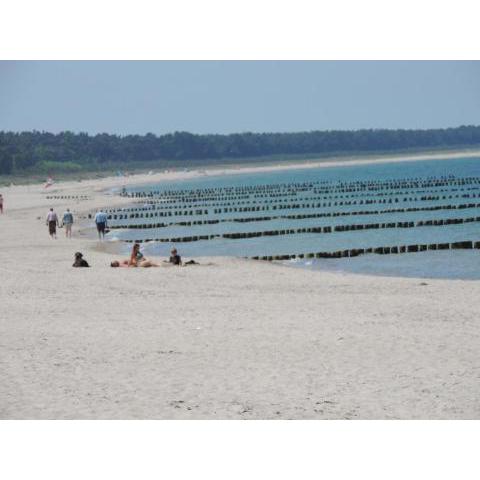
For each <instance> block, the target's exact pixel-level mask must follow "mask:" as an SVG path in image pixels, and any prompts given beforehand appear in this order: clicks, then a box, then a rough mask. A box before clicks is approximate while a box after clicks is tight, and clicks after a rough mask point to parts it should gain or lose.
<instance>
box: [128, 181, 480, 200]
mask: <svg viewBox="0 0 480 480" xmlns="http://www.w3.org/2000/svg"><path fill="white" fill-rule="evenodd" d="M479 183H480V177H463V178H456V177H450V178H447V177H445V178H441V179H438V178H429V179H426V180H425V179H416V180H412V179H397V180H379V181H361V180H357V181H353V182H336V183H333V184H326V185H322V186H319V187H315V185H320V184H319V183H316V182H309V183H307V184H303V187H300V188H299V187H298V184H295V183H292V184H280V185H278V184H269V185H252V186H241V187H228V188H226V187H217V188H209V189H194V190H165V191H160V190H153V191H152V190H151V191H135V192H123V193H122V195H124V196H127V197H132V198H148V197H154V196H157V197H158V196H164V197H168V198H172V197H175V196H185V195H189V196H191V195H194V196H196V197H204V196H211V195H212V193H213V194H215V193H217V194H223V195H225V196H232V194H233V196H236V195H244V194H245V193H246V194H247V195H248V194H251V193H255V192H264V191H269V192H275V193H273V194H275V195H278V194H281V195H283V194H284V192H285V191H286V192H290V191H298V190H302V191H307V190H312V189H315V192H316V193H325V192H331V191H338V192H354V191H365V190H368V191H379V190H398V189H399V188H409V189H411V188H427V187H432V186H433V187H442V186H464V185H472V184H479ZM296 185H297V186H296ZM301 185H302V184H301ZM268 186H270V188H267V187H268Z"/></svg>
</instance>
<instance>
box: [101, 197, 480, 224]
mask: <svg viewBox="0 0 480 480" xmlns="http://www.w3.org/2000/svg"><path fill="white" fill-rule="evenodd" d="M470 208H480V203H463V204H459V205H451V204H449V205H435V206H430V207H410V208H392V209H387V210H361V211H353V212H348V211H344V212H323V213H304V214H300V215H274V216H265V217H243V218H220V219H208V220H193V221H181V222H169V223H164V222H162V223H146V224H125V225H111V226H110V228H111V229H151V228H165V227H170V226H181V227H191V226H197V225H216V224H218V223H225V222H228V223H250V222H267V221H272V220H280V219H285V220H304V219H309V218H335V217H346V216H364V215H384V214H388V213H411V212H425V211H427V212H431V211H439V210H465V209H470ZM146 217H147V218H148V215H146ZM142 218H143V215H142ZM109 219H110V220H112V219H113V220H117V215H113V216H112V215H109ZM120 220H121V218H120Z"/></svg>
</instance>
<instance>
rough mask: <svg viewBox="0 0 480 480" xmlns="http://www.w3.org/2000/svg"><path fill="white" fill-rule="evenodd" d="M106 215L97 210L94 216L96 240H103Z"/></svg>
mask: <svg viewBox="0 0 480 480" xmlns="http://www.w3.org/2000/svg"><path fill="white" fill-rule="evenodd" d="M107 220H108V217H107V214H106V213H105V212H104V211H102V210H99V211H98V212H97V213H96V214H95V224H96V225H97V232H98V239H99V240H103V239H104V238H105V229H106V228H107Z"/></svg>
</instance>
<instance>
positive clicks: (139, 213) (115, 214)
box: [108, 193, 480, 220]
mask: <svg viewBox="0 0 480 480" xmlns="http://www.w3.org/2000/svg"><path fill="white" fill-rule="evenodd" d="M477 197H480V194H475V193H471V194H462V195H460V194H456V195H442V196H424V197H420V198H418V197H404V198H403V199H398V198H395V199H391V198H390V199H388V200H386V199H376V200H365V201H364V200H360V201H359V202H356V201H354V202H351V201H345V202H344V201H340V202H333V203H332V202H329V203H323V204H322V203H292V204H276V205H270V206H267V205H255V206H249V207H239V206H238V207H224V208H223V209H218V208H214V209H213V213H214V214H221V213H234V212H240V213H243V212H258V211H270V210H296V209H302V208H330V207H332V206H333V207H336V206H352V205H376V204H391V203H400V202H410V203H413V202H432V201H438V200H451V199H454V198H464V199H466V198H477ZM309 200H313V199H309ZM306 201H308V200H306ZM172 208H175V207H172ZM176 208H180V207H179V206H177V207H176ZM183 208H185V206H183ZM190 208H191V207H190ZM108 212H109V213H110V216H109V219H110V220H117V219H118V220H123V219H129V218H153V217H171V216H192V215H208V214H209V213H210V210H208V209H200V208H196V209H195V210H176V211H173V212H171V211H165V209H164V210H156V209H155V210H153V209H147V208H141V207H138V208H131V209H129V210H126V209H124V210H123V211H122V210H118V209H117V210H113V211H112V210H109V211H108ZM132 212H135V213H132Z"/></svg>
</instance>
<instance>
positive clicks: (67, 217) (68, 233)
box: [62, 208, 73, 238]
mask: <svg viewBox="0 0 480 480" xmlns="http://www.w3.org/2000/svg"><path fill="white" fill-rule="evenodd" d="M62 223H63V226H64V227H65V237H67V238H72V225H73V214H72V212H71V211H70V209H69V208H67V210H66V211H65V213H64V214H63V219H62Z"/></svg>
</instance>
